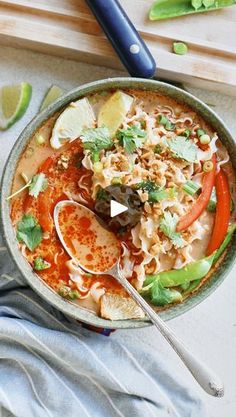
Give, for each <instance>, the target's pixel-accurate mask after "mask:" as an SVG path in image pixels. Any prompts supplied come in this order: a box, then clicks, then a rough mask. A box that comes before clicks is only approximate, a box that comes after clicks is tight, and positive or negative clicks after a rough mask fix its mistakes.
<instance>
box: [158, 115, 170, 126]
mask: <svg viewBox="0 0 236 417" xmlns="http://www.w3.org/2000/svg"><path fill="white" fill-rule="evenodd" d="M157 121H158V123H159V124H160V125H163V126H165V125H166V123H167V122H168V119H167V117H166V116H163V114H158V116H157Z"/></svg>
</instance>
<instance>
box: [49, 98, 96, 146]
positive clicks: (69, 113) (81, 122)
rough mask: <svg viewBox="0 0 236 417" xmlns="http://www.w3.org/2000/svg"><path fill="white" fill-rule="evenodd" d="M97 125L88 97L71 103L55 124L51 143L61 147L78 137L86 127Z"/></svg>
mask: <svg viewBox="0 0 236 417" xmlns="http://www.w3.org/2000/svg"><path fill="white" fill-rule="evenodd" d="M90 127H95V116H94V113H93V109H92V107H91V105H90V103H89V101H88V99H87V98H82V99H81V100H78V101H75V102H74V103H70V105H69V106H68V107H67V108H66V109H65V110H64V111H63V112H62V113H61V114H60V116H59V117H58V118H57V120H56V123H55V125H54V128H53V131H52V136H51V139H50V143H51V146H52V148H54V149H59V148H60V147H61V146H62V145H64V143H65V142H68V141H70V142H71V141H72V140H74V139H76V138H78V137H79V136H80V135H81V133H82V131H83V130H84V129H85V128H90Z"/></svg>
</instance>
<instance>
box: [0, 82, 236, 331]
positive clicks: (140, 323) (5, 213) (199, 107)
mask: <svg viewBox="0 0 236 417" xmlns="http://www.w3.org/2000/svg"><path fill="white" fill-rule="evenodd" d="M111 88H112V89H117V88H120V89H125V88H134V89H141V90H147V91H157V92H158V93H161V94H163V95H167V96H169V97H172V98H174V99H176V100H177V101H178V102H180V103H185V104H187V105H189V106H190V107H191V108H192V109H193V110H195V111H197V112H198V113H199V114H200V115H201V116H202V117H203V118H204V119H205V120H206V121H207V122H208V123H209V124H211V126H212V127H213V129H214V130H216V131H217V132H218V134H219V137H220V138H221V141H222V142H223V143H224V145H225V146H226V148H227V149H228V152H229V154H230V157H231V160H232V162H233V164H234V167H236V145H235V143H234V141H233V138H232V136H231V134H230V132H229V130H228V129H227V127H226V126H225V124H224V122H223V121H222V120H221V119H220V118H219V117H218V116H217V115H216V114H215V113H214V112H213V111H212V110H211V109H210V108H209V107H208V106H206V105H205V104H204V103H203V102H202V101H200V100H198V99H197V98H196V97H194V96H192V95H191V94H189V93H186V92H185V91H183V90H180V89H179V88H176V87H173V86H172V85H169V84H165V83H162V82H158V81H152V80H145V79H135V78H112V79H106V80H102V81H95V82H92V83H89V84H85V85H83V86H81V87H78V88H76V89H74V90H72V91H71V92H69V93H67V94H65V95H64V96H62V97H61V98H59V99H58V100H57V101H56V102H55V103H53V104H51V105H50V106H49V107H48V108H47V109H45V110H44V111H43V112H42V113H40V114H39V115H38V116H36V117H35V118H34V119H33V120H32V121H31V122H30V123H29V125H28V126H27V127H26V128H25V129H24V131H23V132H22V133H21V135H20V137H19V138H18V140H17V142H16V144H15V145H14V147H13V149H12V151H11V153H10V156H9V158H8V160H7V163H6V167H5V170H4V174H3V178H2V184H1V211H2V227H3V231H4V237H5V241H6V244H7V246H8V249H9V251H10V253H11V255H12V258H13V259H14V261H15V263H16V266H17V267H18V268H19V270H20V271H21V273H22V275H23V276H24V277H25V279H26V280H27V282H28V283H29V285H30V286H31V287H32V288H33V289H34V290H35V291H36V292H37V293H38V294H39V295H40V296H41V297H42V298H44V299H46V300H47V301H48V302H49V303H50V304H52V305H53V306H54V307H56V308H58V309H59V310H61V311H62V312H63V313H65V314H67V315H69V316H71V317H73V318H75V319H77V320H80V321H82V322H85V323H88V324H91V325H94V326H98V327H108V328H112V329H118V328H123V329H124V328H138V327H145V326H148V325H150V322H149V321H148V320H121V321H110V320H105V319H102V318H100V317H97V316H96V315H94V314H93V313H91V312H89V311H88V310H85V309H83V308H80V307H77V306H75V305H73V304H72V303H71V302H69V301H66V300H64V299H63V298H61V297H60V296H59V295H57V294H56V293H55V292H54V291H53V290H51V288H50V287H48V286H47V285H46V284H45V283H44V282H43V281H42V280H41V279H40V278H38V277H37V276H36V275H35V274H34V273H33V272H32V269H31V267H30V265H29V264H28V263H27V261H26V260H25V259H24V257H23V256H22V254H21V253H20V251H19V249H18V246H17V241H16V237H15V232H14V230H13V227H12V224H11V220H10V213H9V203H8V202H7V201H6V197H7V196H8V195H9V194H10V190H11V184H12V179H13V176H14V172H15V168H16V165H17V161H18V159H19V157H20V155H21V153H22V151H23V150H24V148H25V145H26V143H27V142H28V140H29V139H30V137H31V136H32V134H33V133H34V132H35V131H36V130H37V129H38V128H39V126H41V125H42V123H44V122H45V121H46V120H47V119H48V118H49V117H50V116H52V115H53V114H54V113H55V112H56V111H58V110H60V109H61V108H63V107H64V106H66V105H67V104H69V103H70V102H71V101H73V100H76V99H78V98H80V97H82V96H84V95H87V94H91V93H95V92H99V91H105V90H109V89H111ZM235 248H236V236H235V237H234V239H233V241H232V243H231V245H230V247H229V249H228V251H227V255H226V257H225V258H224V261H223V262H222V264H221V265H220V267H219V268H218V269H217V271H216V272H214V274H213V275H212V276H211V278H210V279H209V280H208V282H207V283H206V284H205V285H204V286H203V287H202V288H201V289H200V290H199V291H198V292H197V293H196V294H194V295H192V296H191V297H190V298H188V299H187V300H186V301H185V302H183V303H182V304H178V305H175V306H173V307H170V308H169V309H168V310H166V311H163V312H162V313H160V316H161V317H162V318H163V319H164V320H169V319H172V318H174V317H177V316H179V315H180V314H183V313H184V312H186V311H188V310H189V309H191V308H193V307H194V306H196V305H197V304H198V303H200V302H201V301H203V300H204V299H205V298H207V297H208V296H209V295H210V294H211V293H212V292H213V291H214V290H215V289H216V288H217V287H218V285H220V284H221V283H222V282H223V280H224V278H225V277H226V275H227V273H228V272H229V270H230V268H231V267H232V265H233V263H234V261H235V257H236V251H235Z"/></svg>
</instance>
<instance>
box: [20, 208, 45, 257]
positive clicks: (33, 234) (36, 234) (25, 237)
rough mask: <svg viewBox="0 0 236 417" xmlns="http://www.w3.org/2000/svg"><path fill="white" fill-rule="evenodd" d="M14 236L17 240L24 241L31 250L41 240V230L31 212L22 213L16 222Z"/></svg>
mask: <svg viewBox="0 0 236 417" xmlns="http://www.w3.org/2000/svg"><path fill="white" fill-rule="evenodd" d="M16 237H17V240H18V241H19V242H24V243H25V244H26V246H27V248H29V250H31V251H33V250H34V249H35V248H36V247H37V246H38V245H39V244H40V242H41V241H42V237H43V231H42V228H41V226H40V225H39V224H38V222H37V220H36V219H35V218H34V217H33V216H32V214H24V216H23V217H22V219H21V220H20V221H19V222H18V223H17V232H16Z"/></svg>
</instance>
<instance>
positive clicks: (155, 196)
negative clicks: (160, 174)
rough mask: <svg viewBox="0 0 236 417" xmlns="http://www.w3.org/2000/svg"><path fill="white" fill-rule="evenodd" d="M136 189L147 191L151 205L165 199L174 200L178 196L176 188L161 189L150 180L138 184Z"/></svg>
mask: <svg viewBox="0 0 236 417" xmlns="http://www.w3.org/2000/svg"><path fill="white" fill-rule="evenodd" d="M136 189H137V190H140V189H142V190H143V191H146V192H147V193H148V201H149V202H150V203H158V202H159V201H162V200H164V199H165V198H166V199H167V198H174V197H175V196H176V192H175V189H174V188H170V189H165V188H162V187H159V186H158V185H157V184H156V183H155V182H153V181H150V180H147V181H142V182H140V183H139V184H136Z"/></svg>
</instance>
